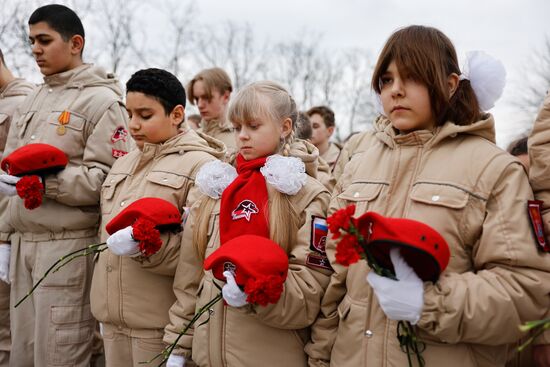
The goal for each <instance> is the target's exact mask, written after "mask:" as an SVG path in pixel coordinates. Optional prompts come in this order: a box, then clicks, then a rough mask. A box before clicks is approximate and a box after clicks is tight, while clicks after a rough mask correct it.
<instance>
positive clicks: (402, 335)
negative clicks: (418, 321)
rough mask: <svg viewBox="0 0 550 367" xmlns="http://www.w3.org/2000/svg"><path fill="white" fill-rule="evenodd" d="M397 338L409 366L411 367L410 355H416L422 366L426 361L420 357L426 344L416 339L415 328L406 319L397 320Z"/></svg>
mask: <svg viewBox="0 0 550 367" xmlns="http://www.w3.org/2000/svg"><path fill="white" fill-rule="evenodd" d="M397 339H398V340H399V345H400V346H401V350H402V351H403V352H404V353H405V354H407V361H408V364H409V367H413V362H412V358H411V355H413V354H414V355H415V356H416V361H417V362H418V365H419V366H420V367H424V366H425V364H426V362H425V361H424V358H423V357H422V352H423V351H424V349H426V344H425V343H423V342H422V341H420V340H419V339H418V337H417V336H416V330H415V329H414V327H413V326H412V325H411V323H410V322H408V321H399V322H398V323H397Z"/></svg>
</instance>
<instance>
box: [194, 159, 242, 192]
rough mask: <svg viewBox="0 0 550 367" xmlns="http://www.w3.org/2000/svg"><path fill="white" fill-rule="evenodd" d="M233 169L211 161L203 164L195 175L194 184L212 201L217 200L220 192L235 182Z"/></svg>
mask: <svg viewBox="0 0 550 367" xmlns="http://www.w3.org/2000/svg"><path fill="white" fill-rule="evenodd" d="M236 177H237V170H236V169H235V167H233V166H232V165H230V164H228V163H224V162H222V161H218V160H215V161H211V162H208V163H206V164H204V165H203V166H202V167H201V168H200V169H199V172H198V173H197V177H196V178H195V184H196V185H197V186H198V188H199V190H201V192H202V193H204V194H206V195H208V196H210V197H211V198H212V199H219V198H220V196H221V195H222V192H223V191H224V190H225V189H226V188H227V186H229V185H230V184H231V182H233V181H234V180H235V178H236Z"/></svg>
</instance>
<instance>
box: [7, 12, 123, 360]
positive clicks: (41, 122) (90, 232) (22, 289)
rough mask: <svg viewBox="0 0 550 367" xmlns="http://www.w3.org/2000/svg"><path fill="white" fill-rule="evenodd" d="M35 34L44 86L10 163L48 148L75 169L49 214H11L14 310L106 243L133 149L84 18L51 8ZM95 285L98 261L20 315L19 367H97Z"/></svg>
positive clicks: (49, 180)
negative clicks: (103, 211)
mask: <svg viewBox="0 0 550 367" xmlns="http://www.w3.org/2000/svg"><path fill="white" fill-rule="evenodd" d="M29 26H30V33H29V39H30V43H31V45H32V52H33V55H34V57H35V59H36V62H37V64H38V66H39V68H40V71H41V72H42V74H43V75H44V84H43V85H41V86H40V87H39V88H37V89H36V90H35V91H34V92H33V93H32V94H31V95H30V96H29V98H27V99H26V100H25V102H24V103H23V105H22V106H21V107H20V114H19V115H18V118H17V119H14V122H13V123H12V126H11V128H10V132H9V136H8V142H7V145H6V150H5V152H4V156H7V155H9V154H10V153H11V152H12V151H13V150H15V149H16V148H19V147H21V146H24V145H27V144H31V143H45V144H50V145H53V146H55V147H57V148H59V149H61V150H62V151H63V152H65V154H67V157H68V159H69V163H68V165H67V167H66V168H65V169H64V170H62V171H60V172H59V173H57V174H55V175H48V176H45V177H43V181H44V186H45V192H44V200H43V203H42V205H41V206H40V207H38V208H36V209H34V210H27V209H26V208H25V207H24V206H23V201H22V200H21V199H20V198H19V197H17V196H14V197H10V198H9V201H8V209H7V210H6V211H4V213H2V217H1V218H0V241H3V243H7V244H11V264H10V268H11V269H10V280H11V281H12V288H11V304H12V305H14V304H15V302H17V301H18V300H19V299H21V298H22V297H23V296H24V295H25V294H26V293H27V292H28V291H29V290H30V289H31V287H32V285H33V283H35V282H36V281H37V280H38V278H40V277H41V276H42V274H44V272H45V271H46V269H47V268H48V267H49V266H50V265H51V264H52V263H53V262H54V261H55V260H56V259H58V258H59V257H61V256H63V255H65V254H67V253H69V252H71V251H75V250H77V249H81V248H83V247H85V246H88V245H90V244H93V243H95V242H97V228H98V222H99V193H100V188H101V185H102V183H103V180H104V179H105V177H106V175H107V173H108V171H109V170H110V168H111V166H112V165H113V163H114V161H115V160H116V158H118V157H120V156H122V155H124V154H126V153H127V152H128V150H129V149H130V148H131V143H130V137H129V136H128V132H127V114H126V111H125V110H124V105H123V102H122V93H121V90H120V86H119V84H118V82H117V81H116V80H115V79H114V78H113V76H111V75H108V74H106V73H105V71H103V70H102V69H100V68H98V67H94V66H93V65H90V64H84V63H83V61H82V56H81V55H82V49H83V47H84V29H83V27H82V23H81V22H80V19H79V18H78V16H77V15H76V14H75V13H74V12H73V11H72V10H71V9H69V8H67V7H65V6H62V5H47V6H43V7H40V8H38V9H37V10H35V12H34V13H33V14H32V15H31V17H30V18H29ZM16 181H17V177H14V176H9V175H0V191H2V190H3V192H9V191H10V190H9V186H10V184H12V185H13V184H14V183H15V182H16ZM6 188H8V189H6ZM12 192H13V190H12ZM91 275H92V259H90V258H79V259H78V260H77V261H74V262H72V263H71V264H69V265H67V266H66V268H64V269H63V270H62V271H59V272H57V273H55V274H52V275H50V276H49V277H48V278H47V279H46V280H45V281H44V282H43V283H42V285H41V286H40V287H39V288H38V289H37V291H36V292H35V293H34V295H33V297H31V298H30V299H28V300H27V301H25V302H24V303H23V304H21V305H20V306H19V307H18V308H17V309H12V313H11V334H12V353H11V356H10V366H13V367H18V366H54V365H71V366H88V365H89V363H90V354H91V351H92V348H91V344H92V340H93V339H92V335H93V330H94V320H93V318H92V315H91V312H90V303H89V292H90V282H91Z"/></svg>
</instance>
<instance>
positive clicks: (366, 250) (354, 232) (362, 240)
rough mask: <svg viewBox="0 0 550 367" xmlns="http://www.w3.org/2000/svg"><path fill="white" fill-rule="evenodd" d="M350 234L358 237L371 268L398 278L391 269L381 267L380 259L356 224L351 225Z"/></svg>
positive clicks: (392, 277)
mask: <svg viewBox="0 0 550 367" xmlns="http://www.w3.org/2000/svg"><path fill="white" fill-rule="evenodd" d="M347 232H348V233H349V234H351V235H353V236H355V237H357V242H358V243H359V246H361V248H362V249H363V252H364V253H365V258H366V260H367V264H369V266H370V268H371V269H372V270H373V271H374V272H375V273H376V274H378V275H380V276H382V277H386V278H390V279H393V280H398V279H397V277H396V276H395V274H394V273H392V272H391V270H389V269H386V268H383V267H381V266H380V265H379V264H378V261H376V259H375V258H374V256H372V254H371V252H370V250H369V246H368V243H367V241H365V238H364V237H363V235H362V234H361V233H360V232H359V230H357V228H355V226H354V225H350V227H349V231H347Z"/></svg>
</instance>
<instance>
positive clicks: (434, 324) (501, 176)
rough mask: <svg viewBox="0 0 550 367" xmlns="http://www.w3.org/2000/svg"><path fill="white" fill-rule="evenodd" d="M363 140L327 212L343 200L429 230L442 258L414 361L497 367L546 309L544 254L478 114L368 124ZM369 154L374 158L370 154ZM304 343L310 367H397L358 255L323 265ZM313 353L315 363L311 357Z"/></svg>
mask: <svg viewBox="0 0 550 367" xmlns="http://www.w3.org/2000/svg"><path fill="white" fill-rule="evenodd" d="M374 128H375V131H374V132H373V133H372V136H373V137H374V140H373V141H372V143H371V144H369V147H368V148H367V149H366V150H365V151H364V153H362V154H359V155H356V156H355V157H354V158H353V159H352V160H351V162H350V163H349V165H348V167H346V170H345V172H344V175H343V176H342V178H341V180H340V181H339V183H338V184H337V186H336V188H335V191H334V193H333V199H332V202H331V207H330V209H329V213H332V212H334V211H335V210H337V209H339V208H343V207H345V206H347V205H348V204H352V203H353V204H355V205H356V206H357V209H356V215H360V214H362V213H364V212H366V211H375V212H378V213H380V214H382V215H385V216H390V217H403V218H411V219H415V220H418V221H421V222H424V223H426V224H428V225H430V226H432V227H433V228H435V229H436V230H437V231H438V232H439V233H440V234H441V235H442V236H443V237H444V238H445V239H446V241H447V242H448V244H449V247H450V250H451V259H450V263H449V266H448V267H447V270H446V271H445V272H444V273H443V274H442V276H441V278H440V279H439V281H438V282H437V283H435V284H430V283H425V285H424V309H423V312H422V315H421V319H420V321H419V322H418V324H417V330H418V335H419V337H420V339H421V340H422V341H424V342H425V343H426V350H425V351H424V352H423V354H422V355H423V357H424V359H425V361H426V366H461V367H470V366H472V367H473V366H502V365H504V363H505V361H506V356H507V350H506V349H507V346H506V344H507V343H511V342H513V341H515V340H517V339H518V338H519V337H520V336H521V334H520V332H519V330H518V325H520V324H521V323H523V322H524V321H526V320H532V319H537V318H539V317H540V316H542V315H543V314H544V312H545V310H546V309H547V307H548V291H549V290H550V274H549V273H548V270H549V269H550V258H549V257H548V256H546V255H542V254H540V253H539V252H538V251H537V248H536V246H535V242H534V237H533V235H532V233H531V228H530V224H529V220H528V217H527V210H526V205H527V200H529V199H531V198H532V196H533V194H532V191H531V188H530V187H529V182H528V180H527V176H526V175H525V172H524V170H523V167H522V166H521V164H520V163H519V161H517V160H515V159H514V158H513V157H511V156H510V155H509V154H507V153H506V152H503V151H502V150H500V149H499V148H498V147H496V146H495V144H494V143H493V142H494V121H493V118H492V117H491V116H490V115H486V116H485V119H484V120H481V121H478V122H476V123H474V124H472V125H469V126H457V125H455V124H453V123H451V122H447V123H446V124H444V125H443V126H442V127H440V128H437V129H435V131H433V132H431V131H416V132H412V133H409V134H406V135H396V133H395V131H394V129H393V127H392V126H391V123H390V122H389V121H388V120H385V119H382V120H379V121H377V122H376V123H375V126H374ZM371 157H375V158H373V159H371ZM335 247H336V242H335V241H334V240H329V241H328V243H327V255H328V257H329V259H330V260H331V262H332V265H333V268H334V271H335V272H334V274H333V276H332V278H331V282H330V285H329V287H328V288H327V291H326V294H325V296H324V298H323V301H322V307H321V310H322V311H321V314H320V317H319V320H318V321H317V322H316V323H315V325H314V329H313V332H312V341H311V342H310V343H309V344H308V346H307V348H306V350H307V352H308V354H309V356H310V358H311V359H310V365H311V366H323V365H327V361H328V360H330V365H331V366H338V367H346V366H353V367H357V366H369V367H378V366H407V358H406V355H405V354H404V353H403V352H402V351H401V349H400V347H399V343H398V341H397V337H396V327H397V323H396V322H395V321H391V320H389V319H387V318H386V316H385V314H384V312H383V311H382V309H381V308H380V307H379V305H378V302H377V298H376V295H375V294H374V293H373V292H372V290H371V288H370V286H369V285H368V283H367V282H366V280H365V277H366V275H367V272H368V267H367V265H366V262H364V261H360V262H358V263H356V264H354V265H352V266H350V267H349V268H346V267H343V266H341V265H339V264H337V263H335ZM323 361H324V362H323Z"/></svg>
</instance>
